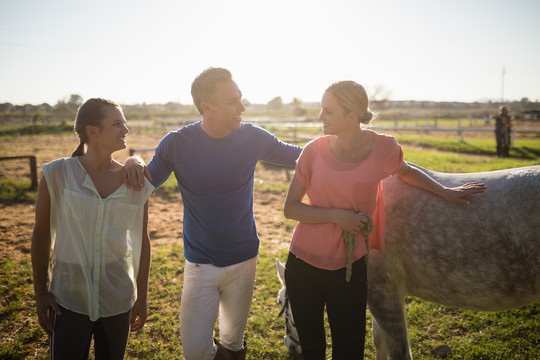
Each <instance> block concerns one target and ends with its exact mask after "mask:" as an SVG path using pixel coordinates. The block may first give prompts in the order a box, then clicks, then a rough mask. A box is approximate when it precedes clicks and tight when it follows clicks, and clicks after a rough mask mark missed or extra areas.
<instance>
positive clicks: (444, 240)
mask: <svg viewBox="0 0 540 360" xmlns="http://www.w3.org/2000/svg"><path fill="white" fill-rule="evenodd" d="M423 170H424V171H426V172H427V173H429V174H430V175H431V176H432V177H433V178H435V179H436V180H437V181H439V182H440V183H442V184H443V185H446V186H449V187H454V186H459V185H461V184H463V183H466V182H470V181H479V182H484V183H485V184H486V186H487V190H486V192H485V193H483V194H478V195H473V196H471V197H469V198H468V200H469V201H470V205H468V206H467V205H456V204H452V203H449V202H447V201H445V200H443V199H441V198H439V197H437V196H435V195H432V194H430V193H427V192H425V191H422V190H420V189H417V188H414V187H412V186H410V185H408V184H406V183H405V182H404V181H402V180H401V179H400V178H399V177H397V176H392V177H389V178H387V179H385V180H384V181H383V191H384V209H385V215H386V228H385V233H386V239H385V249H384V251H378V250H372V251H371V252H370V258H369V265H368V307H369V310H370V312H371V314H372V316H373V341H374V344H375V347H376V352H377V360H386V359H412V356H411V353H410V349H409V339H408V333H407V322H406V313H405V307H404V301H405V297H406V296H415V297H418V298H421V299H424V300H427V301H431V302H434V303H438V304H443V305H446V306H450V307H457V308H462V309H469V310H479V311H500V310H506V309H511V308H516V307H520V306H524V305H528V304H531V303H533V302H535V301H538V300H539V299H540V166H530V167H523V168H515V169H506V170H497V171H490V172H481V173H467V174H446V173H438V172H433V171H429V170H425V169H423ZM277 267H278V273H280V272H281V273H283V270H284V269H283V265H282V264H281V262H279V260H277ZM282 293H283V296H282ZM284 299H285V289H282V290H281V291H280V301H285V300H284ZM285 312H289V313H290V308H285ZM289 313H287V314H284V316H285V317H286V320H287V319H288V320H289V321H291V320H292V322H290V323H289V324H288V325H287V329H288V333H287V336H286V337H285V341H286V344H289V345H288V347H289V350H293V351H296V352H299V351H301V349H300V347H299V346H296V345H295V344H294V342H293V341H292V338H296V339H297V338H298V336H297V335H296V329H290V328H293V327H294V320H293V318H292V314H289ZM289 331H290V332H289ZM290 344H293V346H291V345H290Z"/></svg>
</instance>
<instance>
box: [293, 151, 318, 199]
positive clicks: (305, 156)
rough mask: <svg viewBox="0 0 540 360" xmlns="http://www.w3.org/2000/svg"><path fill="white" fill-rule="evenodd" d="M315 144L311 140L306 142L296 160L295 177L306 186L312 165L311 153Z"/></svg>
mask: <svg viewBox="0 0 540 360" xmlns="http://www.w3.org/2000/svg"><path fill="white" fill-rule="evenodd" d="M314 147H315V144H314V143H313V142H310V143H308V144H307V145H306V146H305V147H304V149H303V150H302V152H301V153H300V156H299V157H298V161H297V162H296V175H295V176H296V179H297V180H298V181H299V182H300V184H302V186H304V187H305V188H307V187H308V186H309V182H310V179H311V173H312V167H313V160H314V158H313V154H314Z"/></svg>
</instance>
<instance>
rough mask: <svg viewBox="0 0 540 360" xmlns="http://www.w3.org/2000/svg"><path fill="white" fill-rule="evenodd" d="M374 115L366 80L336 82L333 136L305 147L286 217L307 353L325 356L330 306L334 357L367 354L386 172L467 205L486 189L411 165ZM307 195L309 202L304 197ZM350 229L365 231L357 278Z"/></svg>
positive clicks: (328, 107)
mask: <svg viewBox="0 0 540 360" xmlns="http://www.w3.org/2000/svg"><path fill="white" fill-rule="evenodd" d="M372 117H373V113H372V112H371V111H370V109H369V100H368V97H367V94H366V91H365V90H364V88H363V87H362V86H361V85H359V84H357V83H355V82H354V81H341V82H337V83H334V84H332V85H330V87H328V89H327V90H326V91H325V93H324V95H323V97H322V101H321V111H320V114H319V120H320V121H321V122H322V127H323V129H322V130H323V134H324V135H325V136H321V137H319V138H316V139H314V140H312V141H311V142H309V143H308V144H307V145H306V147H305V148H304V149H303V151H302V153H301V155H300V157H299V159H298V162H297V165H296V173H295V176H294V178H293V180H292V182H291V184H290V187H289V191H288V193H287V197H286V200H285V207H284V212H285V216H286V217H287V218H288V219H294V220H297V221H298V224H297V225H296V228H295V231H294V234H293V238H292V242H291V245H290V253H289V256H288V259H287V263H286V269H285V281H286V286H287V292H288V296H289V300H290V304H291V308H292V312H293V314H294V319H295V323H296V327H297V330H298V335H299V338H300V344H301V347H302V356H303V358H304V360H323V359H325V352H326V339H325V331H324V317H323V315H324V309H325V307H326V311H327V315H328V320H329V324H330V330H331V335H332V359H333V360H341V359H347V360H351V359H363V356H364V338H365V328H366V319H365V316H366V301H367V277H366V269H367V263H366V259H365V255H366V254H367V250H368V249H366V244H365V242H364V237H363V233H362V231H363V230H364V229H365V227H366V224H367V223H368V222H369V220H370V219H371V220H372V221H373V230H374V233H373V234H372V235H371V238H370V245H371V247H374V248H379V249H381V248H382V244H383V237H384V209H383V203H382V200H383V199H382V195H383V194H382V185H381V181H382V179H384V178H385V177H387V176H390V175H395V174H397V175H398V176H400V177H401V178H402V179H403V180H405V181H406V182H408V183H409V184H411V185H413V186H416V187H419V188H422V189H425V190H427V191H430V192H432V193H435V194H437V195H439V196H441V197H443V198H445V199H446V200H448V201H451V202H455V203H459V204H466V203H467V201H466V200H465V199H464V198H465V197H467V196H469V195H472V194H475V193H479V192H483V191H484V189H485V187H484V185H483V184H479V183H468V184H465V185H462V186H460V187H457V188H446V187H444V186H442V185H441V184H439V183H437V182H436V181H435V180H433V179H432V178H430V177H429V176H427V175H426V174H425V173H423V172H422V171H420V170H419V169H418V168H416V167H414V166H410V165H409V164H408V163H407V162H405V161H403V151H402V149H401V146H400V145H399V143H398V142H397V141H396V139H395V138H393V137H391V136H388V135H384V134H379V133H376V132H374V131H372V130H368V129H366V128H365V125H366V124H368V123H369V122H370V121H371V120H372ZM305 195H307V196H308V198H309V202H308V203H307V204H306V203H304V202H303V201H302V200H303V198H304V196H305ZM368 217H369V219H368ZM344 231H347V232H349V233H351V234H356V237H357V245H356V247H355V248H354V250H353V252H352V274H351V277H350V281H347V279H346V264H347V257H348V252H347V248H346V245H345V241H344Z"/></svg>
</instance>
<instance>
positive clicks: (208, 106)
mask: <svg viewBox="0 0 540 360" xmlns="http://www.w3.org/2000/svg"><path fill="white" fill-rule="evenodd" d="M201 109H202V113H203V114H207V113H209V112H210V111H211V110H212V104H211V103H209V102H208V101H203V102H202V103H201Z"/></svg>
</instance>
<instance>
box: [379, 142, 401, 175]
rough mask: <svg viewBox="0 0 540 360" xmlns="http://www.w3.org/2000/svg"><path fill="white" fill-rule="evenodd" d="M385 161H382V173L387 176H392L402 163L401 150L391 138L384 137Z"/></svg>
mask: <svg viewBox="0 0 540 360" xmlns="http://www.w3.org/2000/svg"><path fill="white" fill-rule="evenodd" d="M384 147H385V151H384V152H383V153H384V154H385V159H384V161H383V168H384V172H385V173H386V174H387V175H394V174H395V173H396V172H397V171H398V170H399V168H400V167H401V163H402V162H403V149H402V148H401V145H399V143H398V142H397V140H396V138H394V137H393V136H386V137H385V140H384Z"/></svg>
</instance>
